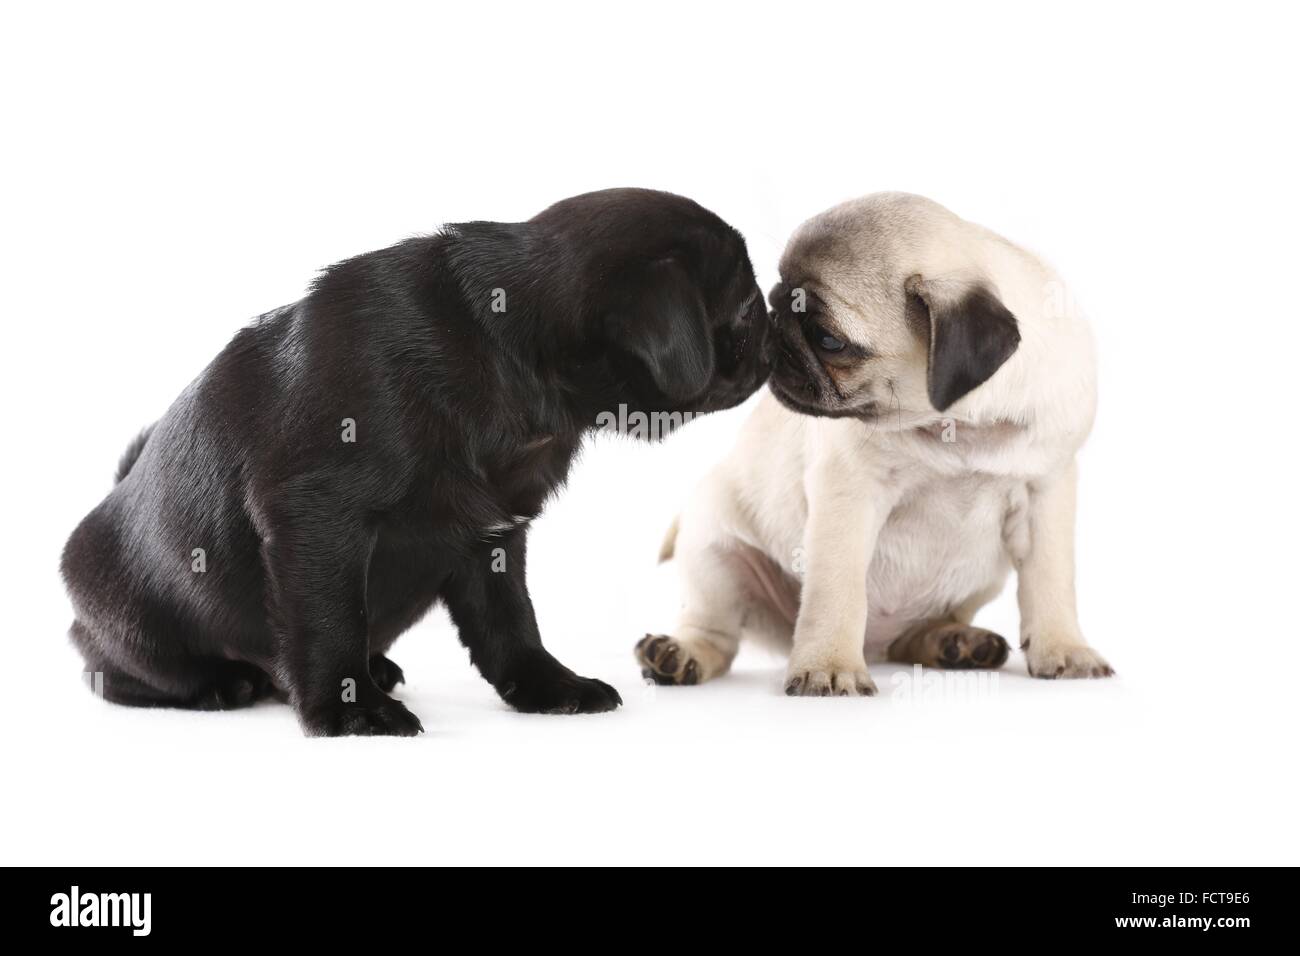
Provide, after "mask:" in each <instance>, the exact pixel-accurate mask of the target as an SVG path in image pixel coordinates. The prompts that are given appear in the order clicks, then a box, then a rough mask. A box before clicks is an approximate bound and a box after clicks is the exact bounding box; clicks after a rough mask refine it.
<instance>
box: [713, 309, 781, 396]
mask: <svg viewBox="0 0 1300 956" xmlns="http://www.w3.org/2000/svg"><path fill="white" fill-rule="evenodd" d="M772 331H773V330H772V326H771V322H770V321H769V319H768V316H767V309H766V308H764V306H763V300H762V299H761V298H756V299H755V303H754V306H753V307H751V308H750V309H749V310H748V311H747V312H746V314H745V315H744V316H742V317H740V318H739V319H738V320H737V321H736V322H733V323H731V324H729V325H726V326H723V327H722V328H720V329H718V330H717V331H716V332H715V333H714V354H715V355H716V356H717V369H716V376H715V379H714V386H713V388H712V389H710V394H709V396H708V397H707V399H706V401H705V404H706V406H707V407H708V410H710V411H718V410H721V409H724V408H731V407H732V406H734V405H739V404H740V403H741V402H743V401H744V400H745V399H747V398H748V397H749V396H750V395H752V394H753V393H754V392H756V391H758V389H759V388H761V387H762V385H763V383H764V382H766V381H767V377H768V375H770V374H771V371H772V361H773V358H774V357H775V356H774V353H773V351H772V343H773V334H772Z"/></svg>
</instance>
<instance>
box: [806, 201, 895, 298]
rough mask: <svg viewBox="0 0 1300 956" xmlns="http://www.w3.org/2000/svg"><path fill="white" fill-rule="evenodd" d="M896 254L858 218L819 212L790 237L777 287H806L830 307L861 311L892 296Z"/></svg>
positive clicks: (883, 238)
mask: <svg viewBox="0 0 1300 956" xmlns="http://www.w3.org/2000/svg"><path fill="white" fill-rule="evenodd" d="M897 261H898V257H897V255H895V252H894V250H893V249H892V248H891V247H890V244H889V243H888V242H887V241H886V238H885V237H884V236H883V235H882V234H881V233H879V232H878V231H875V230H873V229H870V228H868V227H867V224H865V223H863V222H862V221H861V220H860V219H859V220H856V221H854V222H847V221H845V220H844V219H843V218H842V217H838V216H834V215H831V214H823V215H821V216H817V217H815V218H813V219H810V220H808V221H807V222H805V223H804V224H803V225H802V226H800V227H799V228H798V229H797V230H795V233H794V235H792V236H791V237H790V241H789V242H788V243H787V244H786V247H785V252H784V253H782V255H781V264H780V273H781V283H782V285H783V286H785V287H786V288H787V289H793V288H800V287H802V288H806V289H807V290H808V291H809V292H811V293H813V294H814V295H816V296H817V297H818V298H820V299H822V300H823V301H825V302H827V304H829V305H831V306H832V307H833V306H835V305H842V306H848V307H858V308H861V307H863V306H864V305H867V304H870V303H878V302H880V301H882V300H887V299H888V298H890V297H891V294H892V292H893V287H894V286H895V285H897V286H898V290H899V291H900V292H901V289H902V285H901V282H902V279H898V280H897V282H895V281H894V280H895V278H896V277H895V276H894V273H895V272H896V271H897V270H896V263H897Z"/></svg>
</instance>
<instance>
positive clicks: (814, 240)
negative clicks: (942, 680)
mask: <svg viewBox="0 0 1300 956" xmlns="http://www.w3.org/2000/svg"><path fill="white" fill-rule="evenodd" d="M780 271H781V280H782V281H781V282H780V284H778V285H777V287H776V288H775V289H774V290H773V291H772V294H771V302H772V306H773V308H774V310H775V311H774V318H775V321H776V329H777V344H776V346H775V351H776V353H777V354H776V359H775V364H774V367H773V371H772V378H771V381H770V384H769V387H770V389H771V392H772V394H771V395H765V396H764V397H763V400H762V401H761V402H760V403H759V405H758V407H757V408H756V409H755V411H754V414H753V415H752V417H751V418H750V419H749V420H748V422H747V423H746V425H745V427H744V429H743V431H742V434H741V437H740V439H739V442H738V444H737V446H736V448H735V449H734V450H733V451H732V453H731V455H730V457H729V458H728V459H727V460H726V461H724V462H723V463H722V464H721V465H720V466H719V467H718V468H716V469H715V470H714V471H713V472H712V474H710V475H709V476H708V477H707V478H706V479H705V480H704V481H703V483H702V484H701V486H700V487H699V489H698V491H697V492H696V494H695V496H694V498H693V499H692V500H691V502H690V503H689V505H688V506H687V508H686V510H685V511H684V512H683V513H682V514H681V516H680V517H679V519H678V522H677V523H676V524H675V525H674V528H673V530H672V531H671V532H670V533H669V537H668V540H667V541H666V542H665V547H664V553H663V557H665V558H667V557H670V556H672V555H673V554H674V553H675V555H676V558H677V562H678V567H679V570H680V578H681V582H682V587H683V590H684V595H685V600H684V606H683V608H682V612H681V616H680V619H679V622H678V624H677V628H676V630H675V632H674V633H673V635H672V636H671V637H670V636H665V635H659V636H651V635H647V637H646V638H644V639H643V640H642V641H641V642H640V643H639V644H638V645H637V656H638V658H639V659H640V661H641V664H642V666H643V668H644V669H645V674H646V676H647V677H650V678H652V679H654V680H656V681H658V682H661V683H677V684H694V683H698V682H700V681H704V680H708V679H709V678H712V677H716V676H718V675H720V674H723V673H725V672H726V671H727V669H728V668H729V667H730V666H731V662H732V660H733V658H734V657H735V655H736V652H737V649H738V646H739V641H740V638H741V635H742V633H746V634H750V635H753V636H755V637H759V638H768V639H771V640H774V641H775V642H776V643H778V644H779V645H780V646H782V647H783V648H785V649H787V650H788V651H789V654H790V659H789V666H788V670H787V674H786V684H785V689H786V693H788V694H792V695H828V694H835V695H847V696H857V695H870V694H873V693H875V685H874V683H873V682H872V679H871V677H870V675H869V674H868V671H867V661H868V660H880V659H889V660H893V661H902V662H911V663H919V664H924V665H931V666H935V667H951V668H961V667H999V666H1001V665H1002V664H1003V663H1004V662H1005V661H1006V659H1007V656H1008V646H1007V642H1006V641H1005V640H1004V639H1003V638H1002V637H1001V636H999V635H997V634H994V633H993V632H991V631H988V630H985V629H983V628H979V627H976V626H974V625H972V623H971V621H972V618H973V616H974V614H975V612H976V611H977V610H978V609H979V608H980V607H981V606H983V605H984V604H986V603H987V602H989V601H990V600H992V599H993V598H994V597H995V596H996V595H997V594H998V592H999V591H1000V590H1001V589H1002V586H1003V584H1004V583H1005V581H1006V578H1007V575H1008V573H1009V571H1010V570H1011V569H1012V568H1013V567H1014V568H1015V570H1016V572H1017V574H1018V578H1019V601H1020V645H1021V647H1022V648H1023V649H1024V652H1025V656H1026V659H1027V662H1028V665H1029V672H1030V673H1031V674H1032V675H1034V676H1036V677H1049V678H1050V677H1102V676H1108V675H1110V674H1111V673H1112V671H1111V669H1110V667H1109V665H1108V664H1107V663H1106V661H1105V660H1103V659H1102V657H1101V655H1099V654H1098V653H1097V652H1096V651H1094V650H1093V649H1092V648H1090V647H1089V646H1088V645H1087V643H1086V642H1085V641H1084V638H1083V634H1082V633H1081V631H1080V628H1079V623H1078V618H1077V615H1076V611H1075V592H1074V512H1075V471H1076V469H1075V453H1076V452H1077V451H1078V449H1079V447H1080V446H1081V445H1082V444H1083V441H1084V439H1085V438H1086V437H1087V434H1088V432H1089V430H1090V428H1091V426H1092V420H1093V414H1094V409H1095V405H1096V373H1095V366H1094V362H1095V359H1094V352H1093V343H1092V338H1091V334H1090V332H1089V329H1088V326H1087V324H1086V323H1085V321H1084V320H1083V318H1082V317H1080V316H1079V315H1078V314H1076V312H1075V311H1074V309H1073V307H1072V303H1071V300H1070V297H1069V294H1068V292H1067V291H1066V288H1065V286H1064V285H1063V284H1062V283H1061V281H1060V279H1059V278H1058V277H1057V276H1056V274H1055V273H1054V272H1052V271H1051V270H1050V269H1049V268H1048V267H1047V266H1045V265H1044V264H1043V263H1041V262H1040V261H1039V260H1038V259H1036V258H1035V257H1034V256H1032V255H1030V254H1029V253H1028V252H1025V251H1024V250H1022V249H1020V248H1018V247H1017V246H1015V245H1013V244H1011V243H1010V242H1008V241H1006V240H1005V239H1003V238H1001V237H1000V236H997V235H995V234H994V233H992V232H989V231H988V230H986V229H984V228H982V227H980V226H977V225H975V224H973V223H969V222H965V221H964V220H962V219H959V218H958V217H957V216H955V215H953V214H952V213H951V212H949V211H948V210H946V209H944V208H943V207H941V206H939V205H937V204H936V203H933V202H931V201H929V200H927V199H923V198H921V197H919V196H909V195H903V194H897V193H885V194H878V195H873V196H868V197H865V198H863V199H859V200H856V201H853V202H848V203H845V204H843V205H841V206H837V207H835V208H833V209H831V210H829V211H827V212H825V213H823V214H821V215H819V216H817V217H815V218H813V219H811V220H809V221H808V222H806V223H804V224H803V225H802V226H801V227H800V228H799V229H798V230H797V231H796V232H795V234H794V236H793V237H792V238H791V240H790V242H789V244H788V245H787V247H786V250H785V253H784V255H783V257H782V260H781V270H780ZM773 396H775V397H773ZM810 416H811V417H810Z"/></svg>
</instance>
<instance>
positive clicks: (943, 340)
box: [905, 276, 1020, 412]
mask: <svg viewBox="0 0 1300 956" xmlns="http://www.w3.org/2000/svg"><path fill="white" fill-rule="evenodd" d="M905 289H906V290H907V294H908V295H911V296H915V297H916V298H917V299H919V300H920V302H921V304H922V305H923V306H924V308H925V310H926V312H927V313H928V314H929V317H930V359H929V368H928V376H927V379H928V386H929V392H930V404H931V405H933V406H934V407H935V409H936V410H938V411H941V412H942V411H944V410H945V409H947V408H948V406H950V405H951V404H952V403H953V402H955V401H957V399H959V398H961V397H962V396H964V395H966V394H967V393H969V392H970V391H971V390H973V389H975V388H976V387H978V386H980V385H983V384H984V383H985V382H987V381H988V380H989V378H991V377H992V375H993V373H994V372H996V371H997V370H998V369H1000V368H1001V367H1002V364H1003V363H1004V362H1006V360H1007V359H1009V358H1011V356H1012V354H1013V353H1014V352H1015V351H1016V348H1017V347H1018V346H1019V345H1020V326H1019V324H1018V323H1017V322H1016V317H1015V316H1014V315H1012V314H1011V312H1010V311H1009V310H1008V309H1007V307H1006V306H1005V305H1003V304H1002V302H1001V301H1000V300H999V299H998V297H997V296H996V295H994V294H993V292H992V291H990V290H989V288H988V287H987V286H985V285H982V284H980V283H967V282H953V281H949V280H944V281H927V280H925V279H923V278H922V277H921V276H912V277H911V278H910V279H908V280H907V283H906V285H905Z"/></svg>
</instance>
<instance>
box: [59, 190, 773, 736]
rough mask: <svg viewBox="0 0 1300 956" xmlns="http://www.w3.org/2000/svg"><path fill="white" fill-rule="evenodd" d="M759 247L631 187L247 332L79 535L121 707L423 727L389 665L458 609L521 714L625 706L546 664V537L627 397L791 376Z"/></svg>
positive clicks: (345, 267)
mask: <svg viewBox="0 0 1300 956" xmlns="http://www.w3.org/2000/svg"><path fill="white" fill-rule="evenodd" d="M768 337H769V322H768V315H767V310H766V307H765V305H764V302H763V297H762V294H761V292H760V291H759V289H758V286H757V284H756V282H755V279H754V273H753V269H752V267H751V265H750V262H749V258H748V254H747V252H746V249H745V244H744V240H743V239H742V238H741V236H740V234H739V233H737V232H736V231H735V230H734V229H732V228H731V227H730V226H728V225H727V224H725V223H724V222H723V221H722V220H721V219H719V218H718V217H717V216H715V215H713V214H712V213H710V212H708V211H707V210H705V209H703V208H701V207H700V206H699V205H697V204H696V203H694V202H691V201H690V200H688V199H684V198H682V197H679V196H674V195H670V194H667V193H660V192H653V191H649V190H639V189H616V190H607V191H603V192H596V193H589V194H586V195H582V196H576V197H573V198H571V199H566V200H563V201H561V202H559V203H556V204H555V205H553V206H551V207H550V208H548V209H547V210H545V211H544V212H542V213H540V214H539V215H537V216H536V217H534V218H533V219H531V220H529V221H527V222H523V223H492V222H470V223H462V224H458V225H451V226H447V227H445V228H444V229H443V230H442V231H441V232H440V233H439V234H437V235H434V236H431V237H423V238H417V239H411V240H408V241H405V242H402V243H399V244H397V245H395V246H392V247H390V248H388V249H383V250H380V251H378V252H371V253H367V254H365V255H361V256H358V257H356V258H354V259H349V260H347V261H345V262H341V263H339V264H337V265H335V266H332V267H331V268H329V269H327V270H326V271H325V272H324V273H323V274H322V275H321V276H320V277H319V278H318V279H317V281H316V282H315V284H314V285H313V287H312V289H311V291H310V293H309V294H308V295H307V296H306V297H305V298H303V299H302V300H301V301H299V302H296V303H294V304H292V305H289V306H285V307H283V308H280V309H277V310H275V311H273V312H269V313H267V314H266V315H263V316H261V317H260V318H258V319H257V320H255V321H254V322H253V323H252V324H251V325H250V326H248V327H247V328H245V329H243V330H242V331H240V332H239V333H238V334H237V335H236V336H235V338H234V340H233V341H232V342H231V343H230V344H229V345H228V346H227V347H226V348H225V349H224V350H223V351H222V352H221V354H220V355H218V356H217V358H216V359H215V360H214V361H213V362H212V364H211V365H209V366H208V368H207V369H206V370H205V371H204V372H203V373H202V374H201V375H200V376H199V377H198V379H196V380H195V381H194V382H193V383H192V384H191V385H190V386H189V387H188V388H187V389H186V390H185V391H184V392H183V393H182V394H181V396H180V398H178V399H177V400H176V402H175V404H173V405H172V407H171V408H170V409H169V410H168V412H167V413H166V415H164V416H163V418H162V419H161V420H160V421H158V422H157V423H156V424H155V425H153V426H152V427H151V428H150V429H149V430H148V431H147V432H146V433H145V434H144V435H142V436H141V438H140V439H138V440H137V441H136V443H135V444H133V445H132V446H131V447H130V448H129V449H128V450H127V453H126V455H125V457H124V458H123V460H122V463H121V465H120V467H119V472H118V483H117V484H116V486H115V487H114V488H113V490H112V492H111V493H110V494H109V495H108V497H107V498H106V499H105V500H104V501H103V502H102V503H101V504H100V505H99V506H98V507H97V508H95V509H94V511H92V512H91V513H90V514H89V515H88V516H87V517H86V518H85V519H84V520H83V521H82V522H81V524H80V525H79V526H78V527H77V529H76V531H74V532H73V534H72V537H71V539H70V540H69V541H68V543H67V546H66V548H65V550H64V554H63V575H64V579H65V581H66V583H67V586H68V590H69V592H70V594H71V596H72V601H73V604H74V607H75V610H76V621H75V622H74V624H73V625H72V631H71V636H72V639H73V640H74V642H75V643H76V645H77V646H78V647H79V648H80V650H81V652H82V653H83V655H84V656H85V659H86V665H87V667H88V668H89V669H90V670H92V671H99V672H102V674H103V693H104V696H105V697H107V698H108V699H109V700H112V701H116V702H118V703H122V704H131V705H136V706H166V707H185V708H194V709H208V710H210V709H224V708H231V707H239V706H243V705H247V704H250V703H252V702H253V701H255V700H257V699H259V698H261V697H264V696H268V695H275V696H280V697H283V698H287V700H288V701H289V703H291V704H292V706H293V707H294V709H295V710H296V712H297V715H298V717H299V720H300V722H301V724H302V726H303V728H304V730H305V731H306V732H307V733H309V734H317V735H338V734H401V735H409V734H414V733H417V732H418V731H420V730H421V727H420V722H419V721H418V720H417V719H416V717H415V716H414V715H413V714H412V713H411V712H410V711H409V710H407V709H406V707H404V706H403V705H402V704H401V703H399V702H398V701H396V700H394V699H393V698H391V697H390V696H389V695H388V691H391V690H392V688H393V686H394V685H395V684H396V683H398V682H400V681H401V680H402V672H401V670H400V669H398V667H397V666H396V665H395V664H393V663H392V662H391V661H389V660H388V659H387V658H386V657H385V656H384V655H385V653H386V652H387V650H388V648H389V646H390V645H391V644H392V643H393V641H394V640H395V639H396V638H397V637H398V635H399V634H401V633H402V632H403V631H405V630H406V629H407V628H409V627H410V626H411V625H412V624H414V623H415V622H416V621H418V620H419V619H420V617H421V616H422V615H424V614H425V613H426V612H427V611H428V610H429V608H430V607H431V606H432V605H433V603H434V602H435V600H438V599H441V600H443V601H445V602H446V605H447V607H448V609H449V610H450V612H451V616H452V619H453V620H454V622H455V624H456V626H457V628H458V630H459V632H460V639H461V641H462V642H463V643H464V644H465V645H466V646H467V647H468V648H469V651H470V656H471V658H472V660H473V662H474V664H475V665H476V666H477V667H478V669H479V671H480V672H481V673H482V674H483V676H484V677H485V678H486V679H487V680H488V681H489V682H490V683H491V684H492V686H493V687H494V688H496V690H497V692H498V693H499V694H500V695H501V697H502V698H503V699H504V700H505V701H507V702H508V703H509V704H510V705H511V706H513V707H514V708H516V709H518V710H521V711H529V712H548V713H576V712H596V711H607V710H612V709H613V708H615V707H617V706H618V705H619V704H620V703H621V700H620V698H619V695H618V693H617V691H615V690H614V688H612V687H610V686H609V685H607V684H604V683H602V682H600V681H598V680H591V679H587V678H583V677H579V676H578V675H576V674H575V673H573V672H572V671H570V670H569V669H568V668H567V667H565V666H564V665H563V664H561V663H560V662H559V661H557V660H556V659H555V658H554V657H552V656H551V655H550V654H549V653H548V652H547V651H546V650H545V649H544V648H543V646H542V640H541V637H540V635H539V634H538V628H537V622H536V620H535V618H534V614H533V607H532V603H531V601H530V599H529V596H528V589H527V586H526V584H525V545H526V540H527V534H528V524H529V521H530V520H531V519H533V518H534V517H536V515H537V514H538V513H539V512H540V511H541V509H542V506H543V503H544V502H545V500H546V499H547V497H548V496H549V495H550V494H551V493H552V492H553V491H554V490H555V489H556V488H557V487H558V486H559V485H560V484H561V483H562V482H563V481H564V480H565V477H566V474H567V472H568V469H569V466H570V463H571V462H572V460H573V457H574V454H575V452H576V451H577V449H578V447H579V444H580V442H581V441H582V437H583V435H584V433H585V432H586V431H587V430H589V429H590V428H592V427H594V425H595V424H596V422H597V418H598V416H599V415H601V413H602V412H605V413H607V412H608V411H609V410H610V409H612V408H616V407H617V406H619V405H626V406H627V407H628V409H630V410H631V411H641V412H644V413H646V414H656V413H666V414H671V413H675V412H687V411H689V412H693V413H702V412H709V411H714V410H717V409H724V408H730V407H732V406H734V405H736V404H738V403H740V402H741V401H743V400H744V399H745V398H746V397H747V396H749V395H750V394H751V393H752V392H753V391H754V390H755V389H756V388H758V387H759V385H761V384H762V382H763V380H764V379H765V378H766V376H767V372H768V361H769V360H768V357H767V355H766V354H765V352H766V346H767V344H768V341H767V340H768Z"/></svg>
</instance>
